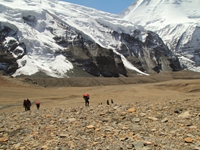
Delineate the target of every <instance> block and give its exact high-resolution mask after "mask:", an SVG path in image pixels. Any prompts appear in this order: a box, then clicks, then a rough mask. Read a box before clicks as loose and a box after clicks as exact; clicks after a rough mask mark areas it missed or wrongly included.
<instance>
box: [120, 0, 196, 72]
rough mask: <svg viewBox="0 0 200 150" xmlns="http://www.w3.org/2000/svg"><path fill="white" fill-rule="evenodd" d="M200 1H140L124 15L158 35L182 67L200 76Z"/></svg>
mask: <svg viewBox="0 0 200 150" xmlns="http://www.w3.org/2000/svg"><path fill="white" fill-rule="evenodd" d="M199 6H200V0H137V1H135V2H134V3H133V4H132V5H131V6H130V7H129V8H127V9H126V10H125V11H124V12H123V13H122V14H120V15H121V17H122V18H124V19H125V20H128V21H131V22H133V23H134V24H137V25H142V26H144V27H145V28H146V29H148V30H151V31H154V32H156V33H157V34H158V35H159V36H160V37H161V38H162V39H163V41H164V43H165V44H166V45H167V46H168V47H169V49H170V50H172V51H174V52H175V53H176V54H177V55H178V56H179V60H180V61H181V62H182V65H183V66H184V67H185V68H187V69H189V70H193V71H198V72H200V11H199Z"/></svg>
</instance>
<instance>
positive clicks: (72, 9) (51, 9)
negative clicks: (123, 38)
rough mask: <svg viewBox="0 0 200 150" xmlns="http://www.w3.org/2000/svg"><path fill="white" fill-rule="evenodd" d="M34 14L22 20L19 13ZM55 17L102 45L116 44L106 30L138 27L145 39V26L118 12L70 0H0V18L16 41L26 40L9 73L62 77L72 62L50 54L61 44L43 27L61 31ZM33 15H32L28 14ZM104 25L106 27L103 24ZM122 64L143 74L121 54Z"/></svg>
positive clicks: (111, 46) (60, 33)
mask: <svg viewBox="0 0 200 150" xmlns="http://www.w3.org/2000/svg"><path fill="white" fill-rule="evenodd" d="M29 15H32V16H35V20H36V22H29V23H30V25H31V26H30V25H27V24H26V23H24V21H23V19H22V17H27V16H29ZM54 18H57V19H58V20H59V21H60V22H61V23H62V24H64V25H69V26H71V27H73V28H75V29H76V30H78V31H79V32H82V33H84V34H85V35H86V36H87V37H88V38H90V39H91V40H93V41H95V42H96V43H98V44H99V45H101V46H102V47H105V48H112V49H113V51H114V52H116V51H115V47H117V45H118V44H119V43H118V42H117V41H116V40H115V39H113V38H111V36H110V32H111V31H112V30H116V31H118V32H124V33H131V32H132V31H133V30H134V29H140V30H141V31H143V32H144V33H142V34H143V36H141V37H142V38H141V40H144V39H145V36H144V35H146V34H145V32H146V31H145V30H144V29H143V27H141V26H137V25H134V24H133V23H131V22H130V21H125V20H124V19H122V18H119V16H117V15H114V14H110V13H106V12H103V11H98V10H95V9H92V8H88V7H84V6H80V5H76V4H71V3H68V2H63V1H58V0H1V1H0V20H1V21H0V22H1V24H2V25H3V24H4V25H6V26H9V27H10V28H12V29H14V30H15V31H19V32H18V33H17V38H18V39H19V41H20V42H24V43H25V44H26V51H27V52H26V55H25V56H24V57H23V58H21V59H19V60H18V64H19V69H18V70H17V71H16V72H15V73H14V75H13V76H19V75H21V74H24V75H32V74H35V73H37V72H39V71H43V72H45V73H46V74H48V75H50V76H53V77H58V78H59V77H66V74H67V72H68V71H69V70H71V69H73V65H72V64H71V63H70V62H69V61H68V60H67V58H64V57H63V56H61V55H58V56H56V55H54V54H55V52H56V51H62V50H63V49H64V48H63V47H60V46H58V45H57V44H56V43H55V41H54V40H53V37H54V36H53V34H52V33H50V32H49V31H48V30H46V28H47V27H53V28H55V29H56V30H54V31H53V32H55V33H56V34H57V35H64V33H63V30H62V28H63V26H62V25H58V24H57V23H55V22H53V20H54ZM32 19H34V18H32ZM106 26H107V27H106ZM122 60H123V62H124V65H126V67H127V68H129V69H131V70H135V71H136V72H138V73H141V74H145V75H147V74H146V73H143V72H141V71H140V70H138V69H137V68H136V67H134V66H133V65H131V63H129V62H128V61H127V60H126V59H125V58H124V57H122Z"/></svg>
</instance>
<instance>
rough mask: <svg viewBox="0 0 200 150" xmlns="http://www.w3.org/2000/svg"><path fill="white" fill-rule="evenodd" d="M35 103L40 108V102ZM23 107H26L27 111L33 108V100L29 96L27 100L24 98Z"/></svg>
mask: <svg viewBox="0 0 200 150" xmlns="http://www.w3.org/2000/svg"><path fill="white" fill-rule="evenodd" d="M35 105H36V107H37V109H38V110H39V108H40V102H36V103H35ZM23 107H24V109H25V111H30V110H31V101H30V100H29V99H28V98H27V99H26V100H24V102H23Z"/></svg>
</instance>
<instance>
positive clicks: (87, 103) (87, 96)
mask: <svg viewBox="0 0 200 150" xmlns="http://www.w3.org/2000/svg"><path fill="white" fill-rule="evenodd" d="M83 98H84V100H85V106H89V99H90V96H89V94H83Z"/></svg>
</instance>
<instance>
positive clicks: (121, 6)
mask: <svg viewBox="0 0 200 150" xmlns="http://www.w3.org/2000/svg"><path fill="white" fill-rule="evenodd" d="M62 1H66V2H69V3H74V4H79V5H83V6H87V7H92V8H95V9H98V10H102V11H105V12H110V13H113V14H119V13H120V12H122V11H124V10H125V9H126V8H127V7H128V6H130V5H131V4H132V3H133V2H134V0H62Z"/></svg>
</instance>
